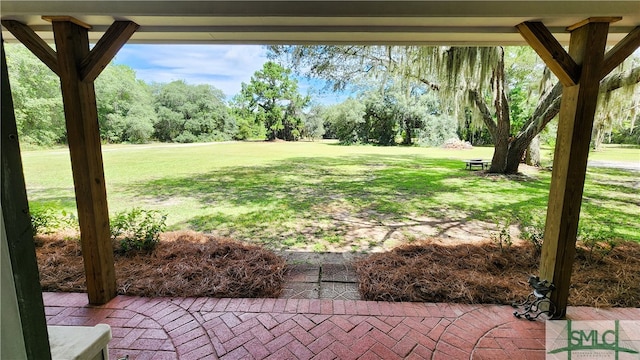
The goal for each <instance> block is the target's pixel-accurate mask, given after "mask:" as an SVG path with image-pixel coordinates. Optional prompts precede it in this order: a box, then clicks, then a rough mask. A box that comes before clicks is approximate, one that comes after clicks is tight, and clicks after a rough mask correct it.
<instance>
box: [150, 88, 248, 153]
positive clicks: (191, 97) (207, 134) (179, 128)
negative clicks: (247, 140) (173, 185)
mask: <svg viewBox="0 0 640 360" xmlns="http://www.w3.org/2000/svg"><path fill="white" fill-rule="evenodd" d="M152 89H153V90H152V93H153V95H154V98H155V109H156V112H157V114H158V120H157V122H156V123H155V126H154V127H155V136H156V138H157V139H158V140H160V141H176V142H182V143H190V142H204V141H222V140H230V139H231V138H232V137H233V135H234V134H235V131H236V123H235V119H234V118H233V117H232V116H231V114H230V109H229V108H228V106H227V104H226V103H225V99H224V93H222V91H220V90H218V89H216V88H214V87H213V86H210V85H189V84H186V83H185V82H184V81H182V80H178V81H173V82H171V83H168V84H154V85H152Z"/></svg>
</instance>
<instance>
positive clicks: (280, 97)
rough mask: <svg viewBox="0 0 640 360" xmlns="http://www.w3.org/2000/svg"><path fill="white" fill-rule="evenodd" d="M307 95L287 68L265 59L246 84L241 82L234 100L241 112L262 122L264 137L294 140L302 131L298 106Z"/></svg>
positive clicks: (301, 107) (305, 100)
mask: <svg viewBox="0 0 640 360" xmlns="http://www.w3.org/2000/svg"><path fill="white" fill-rule="evenodd" d="M310 100H311V99H310V98H309V97H308V96H302V95H300V93H299V92H298V81H297V80H295V79H292V78H291V70H289V69H285V68H284V67H282V66H280V65H278V64H276V63H274V62H271V61H269V62H266V63H265V64H264V65H263V67H262V70H258V71H256V72H255V73H254V74H253V76H252V77H251V81H250V82H249V83H248V84H245V83H242V90H241V91H240V94H239V95H238V99H237V103H238V104H241V105H242V106H243V107H244V110H245V112H244V114H245V116H249V117H253V119H254V122H255V123H260V124H263V125H264V127H265V130H266V135H267V139H268V140H275V139H281V140H289V141H291V140H298V139H300V137H301V136H302V134H303V132H304V124H303V120H302V116H303V115H302V109H303V108H305V107H306V106H307V105H308V104H309V101H310Z"/></svg>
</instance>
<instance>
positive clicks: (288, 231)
mask: <svg viewBox="0 0 640 360" xmlns="http://www.w3.org/2000/svg"><path fill="white" fill-rule="evenodd" d="M620 150H624V153H623V154H622V155H620V154H619V152H620ZM103 151H104V163H105V176H106V182H107V192H108V200H109V209H110V212H111V213H112V214H115V213H116V212H118V211H122V210H126V209H131V208H133V207H141V208H145V209H158V210H162V211H164V212H166V213H167V214H168V219H167V223H168V225H169V227H170V228H171V229H185V228H191V229H195V230H197V231H203V232H214V233H216V234H218V235H224V236H229V237H232V238H235V239H239V240H246V241H250V242H255V243H262V244H265V245H268V246H269V247H271V248H294V249H307V250H314V251H325V250H345V249H348V250H354V251H361V250H368V249H370V248H373V247H375V246H379V245H380V243H383V242H385V241H387V240H390V239H395V240H396V241H411V240H415V239H416V238H419V237H420V236H426V235H429V234H427V233H424V234H423V233H421V232H420V231H421V229H423V228H424V225H425V224H431V225H433V223H436V224H437V225H440V226H455V224H460V223H466V222H469V221H472V220H481V221H484V222H488V223H494V224H495V223H497V222H499V221H500V222H502V223H504V221H505V219H507V218H510V219H512V221H513V222H514V223H517V222H525V223H527V224H529V223H532V222H536V221H538V222H539V221H543V220H544V215H545V211H546V204H547V197H548V189H549V181H550V172H549V171H545V170H542V171H531V172H527V173H528V175H527V176H523V177H517V178H511V179H508V178H506V177H504V176H486V175H485V174H483V173H482V172H480V171H468V170H466V169H465V165H464V162H462V161H461V160H463V159H471V158H484V159H490V158H491V155H492V153H493V149H492V148H489V147H487V148H482V147H476V148H474V149H473V150H447V149H439V148H419V147H373V146H350V147H347V146H339V145H335V144H330V143H324V142H296V143H285V142H275V143H267V142H247V143H218V144H195V145H177V144H153V145H127V146H122V145H120V146H104V147H103ZM608 152H610V156H609V157H607V155H606V154H607V153H608ZM22 156H23V162H24V167H25V177H26V181H27V188H28V194H29V200H30V203H31V205H32V206H42V205H48V206H53V207H55V208H56V209H59V210H60V211H62V210H65V211H72V212H73V211H75V203H74V194H73V183H72V178H71V170H70V160H69V154H68V151H66V150H64V149H58V150H47V151H25V152H23V155H22ZM634 156H635V157H636V159H640V149H638V148H635V149H627V148H625V149H609V148H607V149H605V151H602V152H600V153H596V155H594V156H593V157H594V158H596V157H597V158H598V160H603V159H605V160H606V159H609V160H616V161H619V160H623V161H633V159H634ZM638 175H639V174H638V172H632V171H622V170H610V169H604V168H590V169H589V172H588V178H587V184H586V187H585V193H584V201H583V206H582V220H581V226H584V227H585V228H588V229H591V230H593V231H597V232H599V233H600V234H605V235H606V236H607V237H609V238H617V239H626V240H634V241H640V227H639V225H638V219H639V218H640V194H639V191H638V187H639V180H638ZM391 235H393V236H391ZM436 235H437V234H436ZM489 235H490V234H487V238H488V237H489Z"/></svg>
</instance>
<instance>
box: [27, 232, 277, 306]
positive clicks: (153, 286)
mask: <svg viewBox="0 0 640 360" xmlns="http://www.w3.org/2000/svg"><path fill="white" fill-rule="evenodd" d="M36 255H37V258H38V267H39V270H40V282H41V284H42V288H43V290H45V291H65V292H84V291H86V283H85V276H84V268H83V262H82V252H81V249H80V242H79V241H78V239H77V238H75V239H74V238H71V239H69V238H65V237H64V236H63V235H62V234H58V235H46V236H38V237H37V238H36ZM115 268H116V278H117V284H118V293H119V294H121V295H135V296H147V297H161V296H180V297H192V296H210V297H233V298H241V297H252V298H255V297H278V296H279V295H280V293H281V291H282V288H283V283H284V274H285V270H286V269H285V260H284V259H283V258H281V257H279V256H277V255H276V254H274V253H273V252H271V251H268V250H265V249H263V248H262V247H259V246H256V245H248V244H243V243H240V242H237V241H232V240H229V239H220V238H214V237H210V236H206V235H203V234H200V233H196V232H190V231H181V232H171V233H165V234H162V236H161V240H160V243H159V244H158V246H157V248H156V249H155V250H154V251H153V252H152V253H150V254H147V253H138V254H130V255H123V254H119V253H116V254H115Z"/></svg>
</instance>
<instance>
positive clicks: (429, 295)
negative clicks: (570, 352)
mask: <svg viewBox="0 0 640 360" xmlns="http://www.w3.org/2000/svg"><path fill="white" fill-rule="evenodd" d="M539 261H540V258H539V255H537V254H535V251H534V248H533V247H532V246H531V245H530V244H528V243H522V244H518V245H513V246H511V248H509V249H508V250H505V251H504V252H501V251H500V249H499V248H498V246H497V245H495V244H493V243H489V242H486V243H481V244H458V245H453V246H444V245H440V244H436V243H434V242H430V241H423V242H420V243H415V244H411V245H405V246H401V247H398V248H396V249H393V250H392V251H389V252H385V253H378V254H373V255H371V256H368V257H366V258H362V259H359V260H357V261H356V262H355V263H354V266H355V270H356V273H357V275H358V280H359V282H360V285H359V286H360V294H361V295H362V297H363V298H364V299H366V300H378V301H424V302H456V303H487V304H511V303H512V302H513V301H520V300H522V299H524V298H525V297H526V296H527V295H528V294H529V293H530V292H531V289H530V287H529V285H528V284H527V279H528V277H529V275H530V274H538V268H539ZM569 303H570V305H575V306H579V305H583V306H595V307H606V306H615V307H638V306H640V244H638V243H633V242H622V243H619V244H618V245H617V246H616V247H615V248H614V249H613V250H612V251H611V252H610V253H609V254H608V255H606V256H601V255H600V254H594V255H593V256H590V253H589V251H588V250H587V249H586V248H584V247H580V246H579V247H578V249H577V253H576V261H575V263H574V270H573V276H572V286H571V289H570V293H569Z"/></svg>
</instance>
